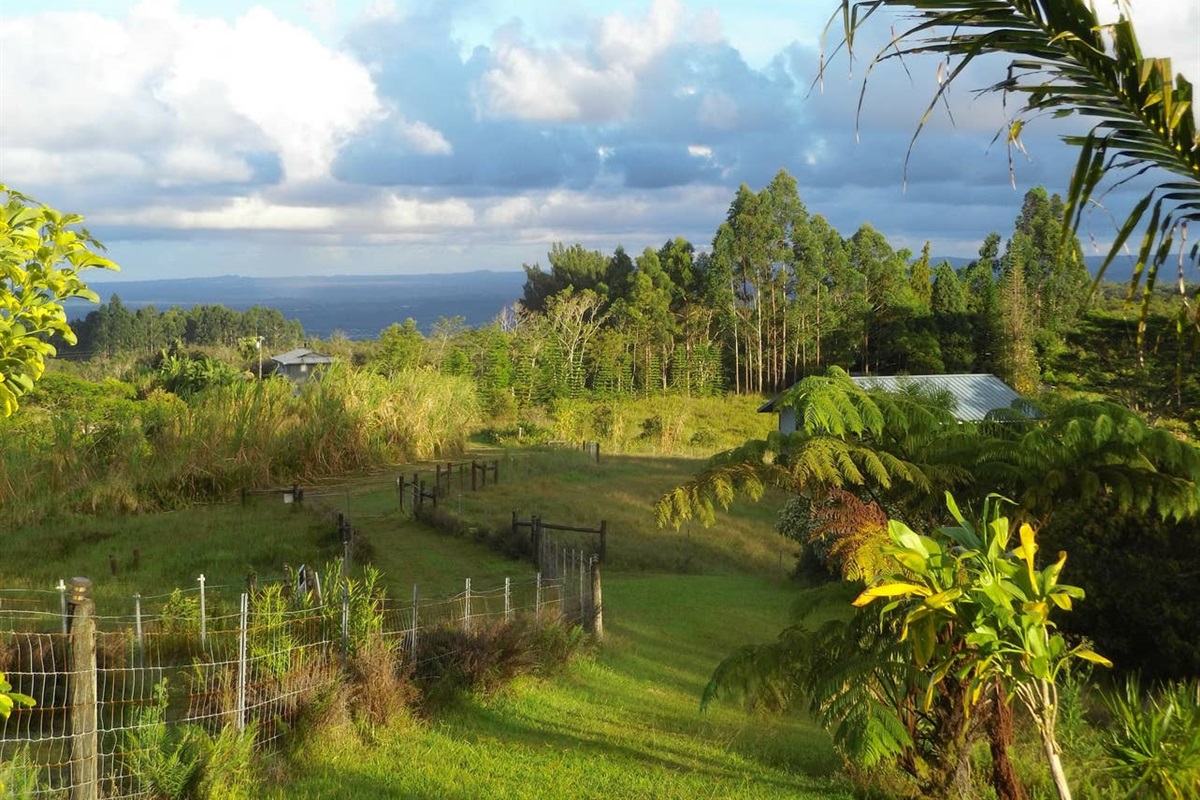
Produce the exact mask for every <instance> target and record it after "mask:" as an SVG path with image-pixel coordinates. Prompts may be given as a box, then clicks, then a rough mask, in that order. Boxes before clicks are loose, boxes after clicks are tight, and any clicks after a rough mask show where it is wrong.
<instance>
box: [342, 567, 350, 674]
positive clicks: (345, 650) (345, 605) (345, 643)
mask: <svg viewBox="0 0 1200 800" xmlns="http://www.w3.org/2000/svg"><path fill="white" fill-rule="evenodd" d="M349 653H350V587H349V586H347V585H346V584H345V583H343V584H342V659H343V660H344V659H346V658H347V657H348V656H349Z"/></svg>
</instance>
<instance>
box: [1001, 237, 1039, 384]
mask: <svg viewBox="0 0 1200 800" xmlns="http://www.w3.org/2000/svg"><path fill="white" fill-rule="evenodd" d="M1013 242H1014V246H1013V247H1012V248H1011V250H1010V253H1009V258H1007V259H1006V263H1005V267H1004V274H1003V275H1001V277H1000V284H999V286H998V287H997V298H998V301H999V303H998V313H999V319H998V320H997V322H998V323H999V331H1000V337H999V352H998V354H997V359H996V366H997V373H998V374H999V375H1000V377H1001V378H1003V379H1004V380H1006V381H1007V382H1008V383H1009V384H1011V385H1012V386H1013V388H1015V389H1016V390H1017V391H1018V392H1020V393H1021V394H1025V395H1028V394H1032V393H1033V392H1034V390H1035V389H1036V388H1037V382H1038V378H1039V376H1040V371H1039V369H1038V363H1037V354H1036V353H1035V351H1034V347H1033V329H1034V317H1033V312H1032V311H1031V309H1030V307H1029V290H1028V287H1027V286H1026V280H1025V263H1024V262H1025V255H1026V253H1028V252H1029V251H1030V249H1031V248H1030V247H1029V243H1028V237H1026V236H1025V234H1023V233H1017V234H1014V235H1013Z"/></svg>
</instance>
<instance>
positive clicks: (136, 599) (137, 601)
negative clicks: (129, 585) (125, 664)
mask: <svg viewBox="0 0 1200 800" xmlns="http://www.w3.org/2000/svg"><path fill="white" fill-rule="evenodd" d="M133 615H134V616H133V618H134V625H135V626H136V630H137V645H138V657H139V658H141V659H142V660H143V661H144V660H145V658H146V648H145V647H144V646H143V644H142V593H141V592H138V593H137V594H135V595H134V596H133Z"/></svg>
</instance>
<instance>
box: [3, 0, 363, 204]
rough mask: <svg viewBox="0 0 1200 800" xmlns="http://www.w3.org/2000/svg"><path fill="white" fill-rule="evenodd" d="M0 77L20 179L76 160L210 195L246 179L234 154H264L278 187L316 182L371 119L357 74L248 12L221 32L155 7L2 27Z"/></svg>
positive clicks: (9, 146)
mask: <svg viewBox="0 0 1200 800" xmlns="http://www.w3.org/2000/svg"><path fill="white" fill-rule="evenodd" d="M51 30H52V31H53V32H54V33H53V35H46V31H51ZM0 67H2V68H0V107H3V108H4V110H5V113H4V122H3V125H0V147H3V148H4V150H5V153H6V154H5V157H4V162H5V163H4V166H5V171H6V172H11V173H17V174H22V175H26V174H28V173H30V172H32V171H34V170H33V164H35V163H36V162H37V161H38V160H39V159H41V160H45V159H47V158H52V157H53V154H55V153H60V152H63V151H71V150H73V151H76V152H78V151H80V150H83V149H87V150H92V151H101V152H111V153H120V154H122V155H123V160H124V162H125V165H126V168H125V171H124V173H123V174H124V175H125V176H126V177H128V178H130V179H137V178H139V177H140V175H141V174H142V173H144V172H152V173H153V174H154V176H155V182H156V183H158V184H159V185H162V186H178V185H180V184H187V183H195V184H206V183H219V184H222V185H224V184H227V183H229V182H235V183H236V182H244V181H248V180H252V179H253V178H254V177H255V176H256V175H258V174H259V172H258V171H257V170H256V169H255V168H254V166H253V165H252V164H251V163H249V162H248V161H247V160H246V159H245V157H244V156H243V155H241V154H243V153H247V152H263V151H269V152H271V153H274V154H276V155H277V156H278V159H279V162H280V163H281V165H282V168H283V173H284V175H285V177H286V178H288V179H293V180H310V179H316V178H320V177H322V176H324V175H327V174H328V171H329V166H330V164H331V162H332V161H333V158H334V156H335V154H336V152H337V149H338V147H339V146H340V145H341V144H342V143H343V142H344V140H345V139H346V137H348V136H349V135H351V134H352V133H354V132H355V131H356V130H357V129H358V128H359V127H360V126H361V125H362V124H364V123H365V122H366V121H368V120H370V119H371V118H372V117H373V116H374V115H376V114H377V113H378V112H379V109H380V104H379V101H378V98H377V97H376V95H375V90H374V85H373V84H372V82H371V79H370V75H369V73H368V72H367V70H366V69H365V68H364V67H363V66H362V65H360V64H358V63H357V62H355V61H354V60H353V59H351V58H349V57H347V56H345V55H344V54H341V53H337V52H334V51H331V50H329V49H328V48H326V47H325V46H324V45H322V44H321V43H320V42H319V41H318V40H317V39H316V37H315V36H313V35H312V34H311V33H309V32H308V31H305V30H303V29H301V28H299V27H297V26H295V25H292V24H290V23H287V22H284V21H282V20H280V19H279V18H278V17H276V16H275V15H274V14H272V13H271V12H270V11H267V10H265V9H262V8H252V9H251V10H249V11H248V12H246V13H245V14H244V15H242V16H241V17H239V18H238V19H236V20H235V21H233V22H225V21H222V20H218V19H215V18H204V17H197V16H192V15H188V14H185V13H183V12H182V11H180V10H179V9H178V8H177V7H176V6H175V5H173V4H171V3H165V2H147V3H144V4H142V5H139V6H137V7H136V8H134V9H133V10H132V11H131V12H130V13H129V14H128V15H127V16H126V17H125V18H123V19H111V18H106V17H102V16H99V15H97V14H92V13H63V14H42V15H36V16H30V17H21V18H15V19H8V18H2V19H0ZM31 87H38V96H37V102H29V92H30V91H31ZM39 154H40V155H39ZM110 161H111V160H110ZM31 177H32V176H31ZM112 177H117V176H112ZM52 181H56V176H55V175H54V174H48V175H45V177H44V178H43V179H42V180H40V181H35V182H37V183H39V184H43V183H50V182H52Z"/></svg>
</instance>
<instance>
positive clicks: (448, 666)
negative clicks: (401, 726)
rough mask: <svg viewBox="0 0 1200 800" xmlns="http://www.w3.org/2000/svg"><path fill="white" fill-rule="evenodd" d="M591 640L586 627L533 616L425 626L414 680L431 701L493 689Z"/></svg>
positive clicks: (549, 666) (565, 657) (432, 704)
mask: <svg viewBox="0 0 1200 800" xmlns="http://www.w3.org/2000/svg"><path fill="white" fill-rule="evenodd" d="M584 640H585V637H584V634H583V632H582V629H580V628H578V627H571V628H568V627H566V626H565V625H564V624H562V623H561V621H559V620H553V619H551V620H546V619H543V620H542V621H541V624H539V623H538V622H537V621H535V620H532V619H529V618H528V617H525V616H521V617H514V618H513V619H511V620H507V621H502V622H497V623H492V624H488V625H481V626H479V627H477V628H475V629H474V630H471V631H469V632H468V631H465V630H463V629H462V628H460V627H457V626H445V627H440V628H434V629H432V630H428V631H422V632H421V636H420V637H419V638H418V639H417V649H416V651H415V652H414V653H413V654H412V661H413V664H414V669H413V680H414V682H415V683H416V684H417V686H418V687H420V689H421V694H422V702H423V703H424V705H425V707H426V708H427V709H428V708H436V707H437V706H440V705H442V704H444V703H446V702H450V701H452V700H453V699H454V697H455V696H457V695H458V694H460V693H462V692H485V693H486V692H492V691H495V690H497V689H499V688H500V687H502V686H504V685H505V684H506V683H508V682H510V681H511V680H512V679H513V678H516V677H517V676H519V675H525V674H544V673H547V672H550V671H552V670H554V669H556V668H557V667H559V666H561V665H562V664H564V663H566V662H567V661H569V660H570V659H571V658H572V657H573V656H574V654H575V653H576V652H578V650H579V649H580V647H581V646H582V644H583V642H584Z"/></svg>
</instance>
